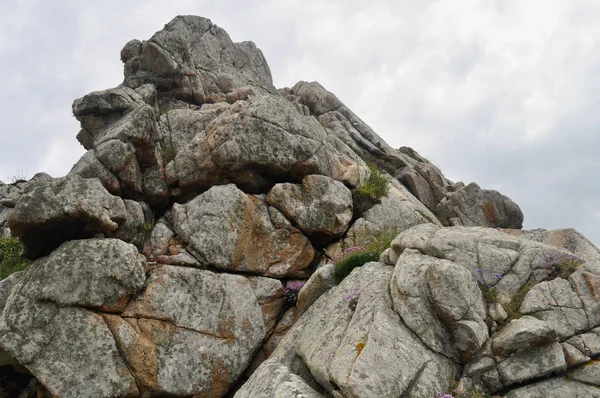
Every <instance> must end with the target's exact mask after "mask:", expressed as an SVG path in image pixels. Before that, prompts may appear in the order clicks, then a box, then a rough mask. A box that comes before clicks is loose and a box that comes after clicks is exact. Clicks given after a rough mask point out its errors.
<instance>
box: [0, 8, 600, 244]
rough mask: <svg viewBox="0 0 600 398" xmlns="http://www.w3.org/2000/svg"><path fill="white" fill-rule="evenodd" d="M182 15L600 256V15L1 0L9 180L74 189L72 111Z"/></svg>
mask: <svg viewBox="0 0 600 398" xmlns="http://www.w3.org/2000/svg"><path fill="white" fill-rule="evenodd" d="M178 14H195V15H201V16H204V17H207V18H210V19H211V20H212V21H213V22H214V23H216V24H217V25H219V26H221V27H223V28H224V29H225V30H226V31H227V32H228V33H229V35H230V36H231V37H232V39H233V40H234V41H244V40H252V41H254V42H255V43H256V44H257V46H258V47H259V48H261V49H262V51H263V53H264V54H265V57H266V58H267V61H268V62H269V65H270V67H271V72H272V74H273V79H274V83H275V85H276V86H277V87H285V86H292V85H293V84H295V83H296V82H297V81H299V80H307V81H313V80H316V81H319V82H320V83H321V84H322V85H323V86H324V87H325V88H327V89H328V90H330V91H332V92H333V93H335V94H336V95H337V96H338V97H339V98H340V99H341V100H342V101H343V102H344V103H345V104H346V105H348V106H349V107H350V108H351V109H352V110H353V111H354V112H355V113H356V114H358V115H359V116H360V117H361V118H362V119H363V120H364V121H365V122H367V123H368V124H369V125H370V126H371V127H372V128H373V129H374V130H375V131H376V132H377V133H378V134H379V135H381V136H382V137H383V138H384V139H385V140H386V141H387V142H388V143H389V144H390V145H392V146H393V147H400V146H403V145H406V146H410V147H413V148H414V149H416V150H417V151H418V152H419V153H420V154H421V155H422V156H424V157H426V158H428V159H430V160H431V161H432V162H433V163H434V164H436V165H437V166H438V167H440V168H441V170H442V171H443V172H444V173H445V175H446V177H448V178H449V179H451V180H453V181H458V180H461V181H464V182H467V183H468V182H471V181H475V182H477V183H478V184H479V185H480V186H481V187H483V188H491V189H497V190H499V191H500V192H502V193H503V194H505V195H507V196H509V197H511V198H512V199H513V200H515V202H517V203H518V204H519V205H520V206H521V208H522V210H523V212H524V214H525V228H528V229H533V228H546V229H554V228H567V227H574V228H576V229H578V230H579V231H580V232H582V233H584V234H585V235H586V236H587V237H588V238H590V239H591V240H592V241H594V242H595V243H596V244H597V245H599V244H600V175H599V174H600V154H599V151H600V131H599V130H600V24H598V21H599V20H600V1H598V0H589V1H586V0H581V1H579V0H539V1H537V0H514V1H512V0H495V1H494V0H483V1H475V0H447V1H424V0H421V1H414V0H389V1H385V0H368V1H362V0H361V1H358V0H356V1H354V0H339V1H334V0H327V1H323V0H299V1H295V0H271V1H267V0H265V1H250V0H242V1H234V0H229V1H226V0H210V1H202V0H189V1H185V0H169V1H168V2H166V1H162V0H155V1H135V0H127V1H125V0H119V1H114V0H103V1H97V2H90V1H80V0H52V1H50V0H38V1H35V0H0V180H3V181H4V182H7V180H10V179H11V178H12V177H13V176H18V175H22V174H27V175H28V177H31V176H32V175H33V174H35V173H36V172H38V171H45V172H47V173H49V174H51V175H52V176H55V177H57V176H61V175H64V174H66V173H67V172H68V171H69V170H70V168H71V167H72V165H73V164H74V163H75V162H76V161H77V159H78V158H79V157H80V156H81V155H82V154H83V148H82V147H81V146H80V145H79V143H78V142H77V140H76V139H75V135H76V134H77V132H78V130H79V125H78V122H77V121H76V120H75V119H74V118H73V117H72V112H71V104H72V102H73V100H74V99H75V98H78V97H81V96H83V95H85V94H87V93H89V92H91V91H94V90H103V89H106V88H110V87H114V86H117V85H118V84H120V83H121V82H122V76H123V66H122V63H121V62H120V60H119V52H120V50H121V48H122V46H123V45H124V44H125V43H126V42H127V41H129V40H130V39H133V38H136V39H140V40H145V39H149V38H150V36H151V35H152V34H153V33H154V32H156V31H157V30H160V29H161V28H162V27H163V25H164V24H166V23H167V22H168V21H170V20H171V19H172V18H173V17H175V16H176V15H178Z"/></svg>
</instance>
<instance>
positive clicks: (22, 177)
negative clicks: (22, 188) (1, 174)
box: [8, 170, 28, 184]
mask: <svg viewBox="0 0 600 398" xmlns="http://www.w3.org/2000/svg"><path fill="white" fill-rule="evenodd" d="M27 174H28V173H27V171H24V170H17V172H16V174H15V175H13V176H12V177H9V179H8V182H9V183H10V184H16V183H18V182H25V181H27Z"/></svg>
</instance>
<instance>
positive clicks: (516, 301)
mask: <svg viewBox="0 0 600 398" xmlns="http://www.w3.org/2000/svg"><path fill="white" fill-rule="evenodd" d="M534 286H535V282H527V283H526V284H525V285H523V287H521V289H519V291H518V292H517V293H516V294H515V295H514V296H513V297H512V299H511V300H510V303H509V304H508V305H507V306H506V308H505V309H506V313H507V314H508V318H509V319H517V318H520V317H522V316H523V314H521V312H520V309H521V304H523V300H524V299H525V296H526V295H527V293H529V291H530V290H531V288H532V287H534Z"/></svg>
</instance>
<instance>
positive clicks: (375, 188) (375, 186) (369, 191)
mask: <svg viewBox="0 0 600 398" xmlns="http://www.w3.org/2000/svg"><path fill="white" fill-rule="evenodd" d="M369 169H370V170H371V177H369V179H368V180H367V181H365V183H364V184H363V185H361V186H360V188H358V192H360V193H362V194H366V195H368V196H370V197H371V198H372V199H374V200H376V201H378V202H379V201H380V200H381V198H383V197H384V196H386V195H387V194H388V192H389V191H390V186H389V184H388V179H387V177H386V176H385V175H384V174H382V173H381V172H380V171H379V169H378V168H377V167H376V166H374V165H370V166H369Z"/></svg>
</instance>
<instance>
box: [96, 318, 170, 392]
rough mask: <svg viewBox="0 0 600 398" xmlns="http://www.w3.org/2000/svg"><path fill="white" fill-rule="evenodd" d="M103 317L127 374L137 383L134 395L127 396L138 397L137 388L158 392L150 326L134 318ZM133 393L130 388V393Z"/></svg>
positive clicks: (154, 348)
mask: <svg viewBox="0 0 600 398" xmlns="http://www.w3.org/2000/svg"><path fill="white" fill-rule="evenodd" d="M103 317H104V320H105V322H106V324H107V325H108V327H109V329H110V331H111V333H112V334H113V335H114V336H115V340H116V341H117V346H118V348H119V352H121V355H122V356H123V359H124V360H125V362H126V363H127V366H128V368H129V372H131V374H132V375H133V377H134V378H135V380H136V383H137V385H136V386H135V395H128V396H135V397H137V396H139V391H138V387H139V389H140V390H142V391H144V392H146V391H151V392H156V391H157V390H158V363H157V359H156V342H155V341H154V340H153V336H152V324H150V327H148V326H146V325H144V323H143V322H142V320H137V319H134V318H129V319H127V320H125V319H123V318H121V317H120V316H116V315H108V314H105V315H103ZM157 322H158V321H157ZM140 323H142V325H143V326H144V327H142V325H140ZM158 326H160V325H158ZM133 391H134V388H133V386H132V387H130V393H132V392H133Z"/></svg>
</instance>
